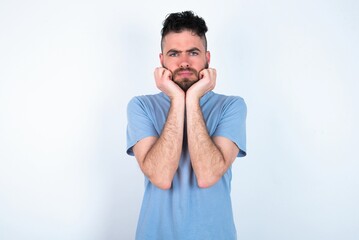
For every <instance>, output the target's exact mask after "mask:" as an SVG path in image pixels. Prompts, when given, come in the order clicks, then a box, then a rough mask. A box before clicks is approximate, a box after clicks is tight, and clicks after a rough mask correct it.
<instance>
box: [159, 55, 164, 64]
mask: <svg viewBox="0 0 359 240" xmlns="http://www.w3.org/2000/svg"><path fill="white" fill-rule="evenodd" d="M159 57H160V62H161V65H162V66H163V53H160V54H159Z"/></svg>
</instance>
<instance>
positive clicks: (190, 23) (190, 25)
mask: <svg viewBox="0 0 359 240" xmlns="http://www.w3.org/2000/svg"><path fill="white" fill-rule="evenodd" d="M184 30H188V31H191V32H192V33H194V34H196V35H197V36H199V37H200V38H202V39H203V43H204V47H205V49H206V50H207V38H206V32H207V31H208V28H207V25H206V22H205V21H204V20H203V18H201V17H199V16H197V15H195V14H194V13H193V12H192V11H185V12H177V13H171V14H169V15H167V16H166V19H165V20H164V21H163V28H162V30H161V35H162V38H161V50H162V51H163V41H164V38H165V36H166V35H167V34H169V33H171V32H175V33H180V32H182V31H184Z"/></svg>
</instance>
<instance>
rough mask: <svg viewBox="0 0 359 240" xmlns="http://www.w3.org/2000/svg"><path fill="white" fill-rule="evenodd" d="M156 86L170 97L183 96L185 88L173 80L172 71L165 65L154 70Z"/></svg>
mask: <svg viewBox="0 0 359 240" xmlns="http://www.w3.org/2000/svg"><path fill="white" fill-rule="evenodd" d="M154 76H155V80H156V86H157V88H158V89H159V90H161V91H162V92H164V93H165V94H166V95H167V96H168V97H169V98H170V99H173V98H176V97H179V96H180V97H183V98H184V92H183V90H182V89H181V88H180V87H179V86H178V85H177V84H176V83H174V82H173V81H172V72H171V71H169V70H168V69H166V68H163V67H157V68H156V69H155V72H154Z"/></svg>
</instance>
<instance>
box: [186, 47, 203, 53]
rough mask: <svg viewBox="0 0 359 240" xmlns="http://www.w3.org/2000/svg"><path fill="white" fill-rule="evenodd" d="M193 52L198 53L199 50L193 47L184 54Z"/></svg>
mask: <svg viewBox="0 0 359 240" xmlns="http://www.w3.org/2000/svg"><path fill="white" fill-rule="evenodd" d="M193 51H198V52H200V51H201V50H199V48H196V47H194V48H191V49H188V50H187V51H186V52H193Z"/></svg>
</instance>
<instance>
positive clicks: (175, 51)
mask: <svg viewBox="0 0 359 240" xmlns="http://www.w3.org/2000/svg"><path fill="white" fill-rule="evenodd" d="M193 51H198V52H201V50H200V49H199V48H197V47H193V48H190V49H188V50H186V52H188V53H189V52H193ZM181 52H182V51H180V50H177V49H170V50H168V51H167V54H169V53H181Z"/></svg>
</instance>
